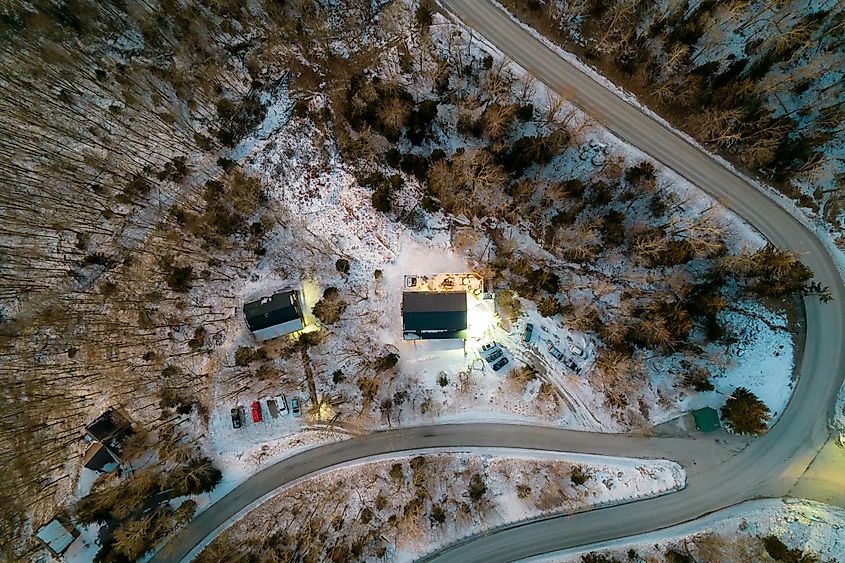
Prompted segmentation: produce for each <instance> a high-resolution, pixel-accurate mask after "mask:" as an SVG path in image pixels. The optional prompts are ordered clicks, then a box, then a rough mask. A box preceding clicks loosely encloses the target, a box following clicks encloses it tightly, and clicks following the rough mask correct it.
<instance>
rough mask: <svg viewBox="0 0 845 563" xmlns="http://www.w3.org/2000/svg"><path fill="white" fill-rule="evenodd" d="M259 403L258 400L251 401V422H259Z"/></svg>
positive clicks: (260, 418)
mask: <svg viewBox="0 0 845 563" xmlns="http://www.w3.org/2000/svg"><path fill="white" fill-rule="evenodd" d="M261 420H262V417H261V403H259V402H258V401H254V402H253V403H252V421H253V422H261Z"/></svg>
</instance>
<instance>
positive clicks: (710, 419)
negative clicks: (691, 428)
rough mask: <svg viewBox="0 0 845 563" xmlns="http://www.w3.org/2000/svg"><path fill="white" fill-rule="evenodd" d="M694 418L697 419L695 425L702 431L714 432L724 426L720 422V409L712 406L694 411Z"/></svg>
mask: <svg viewBox="0 0 845 563" xmlns="http://www.w3.org/2000/svg"><path fill="white" fill-rule="evenodd" d="M692 418H693V420H695V427H696V428H698V429H699V430H701V431H702V432H712V431H713V430H717V429H718V428H721V426H722V423H721V422H719V411H717V410H716V409H714V408H711V407H704V408H700V409H697V410H694V411H692Z"/></svg>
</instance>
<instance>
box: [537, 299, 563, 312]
mask: <svg viewBox="0 0 845 563" xmlns="http://www.w3.org/2000/svg"><path fill="white" fill-rule="evenodd" d="M561 309H562V307H561V304H560V301H558V300H557V299H555V298H554V297H546V298H545V299H543V300H542V301H540V303H539V304H538V305H537V312H539V313H540V315H542V316H543V317H553V316H555V315H557V314H558V313H560V312H561Z"/></svg>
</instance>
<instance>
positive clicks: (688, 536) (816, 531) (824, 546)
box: [525, 499, 845, 563]
mask: <svg viewBox="0 0 845 563" xmlns="http://www.w3.org/2000/svg"><path fill="white" fill-rule="evenodd" d="M843 531H845V510H843V509H841V508H837V507H833V506H830V505H826V504H821V503H817V502H812V501H805V500H796V499H783V500H781V499H771V500H756V501H748V502H744V503H742V504H739V505H737V506H735V507H732V508H727V509H725V510H720V511H719V512H716V513H714V514H711V515H710V516H706V517H705V518H701V519H699V520H695V521H693V522H690V523H687V524H682V525H680V526H674V527H672V528H668V529H666V530H661V531H659V532H653V533H649V534H644V535H641V536H636V537H634V538H624V539H621V540H615V541H611V542H604V543H601V544H598V545H593V546H590V549H574V550H566V551H561V552H558V553H555V554H549V555H546V556H542V557H537V558H531V559H527V560H525V561H531V562H532V563H541V562H543V563H551V562H560V563H564V562H576V561H577V562H580V561H582V559H581V556H582V555H584V554H587V553H592V552H600V553H602V554H604V555H606V556H608V557H612V558H615V560H618V561H625V560H631V557H630V556H629V555H628V554H629V553H631V550H633V551H634V552H635V554H636V555H635V557H634V559H633V560H635V561H644V560H647V561H665V560H668V559H667V558H666V557H665V553H666V552H667V550H669V549H676V550H678V551H680V552H681V553H686V554H689V555H690V556H692V557H694V560H696V561H761V560H772V559H770V557H769V555H768V554H766V551H765V547H764V546H763V544H762V542H761V541H760V540H759V538H761V537H766V536H775V537H777V538H778V539H779V540H781V541H782V542H783V543H785V544H786V545H787V546H788V547H789V548H791V549H797V550H798V551H799V552H803V553H804V554H806V555H809V556H811V557H812V556H816V557H818V558H819V559H821V560H822V561H845V532H843Z"/></svg>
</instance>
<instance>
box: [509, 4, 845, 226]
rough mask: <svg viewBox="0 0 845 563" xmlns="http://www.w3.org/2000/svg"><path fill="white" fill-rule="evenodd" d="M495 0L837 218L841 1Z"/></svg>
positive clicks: (842, 185)
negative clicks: (525, 0)
mask: <svg viewBox="0 0 845 563" xmlns="http://www.w3.org/2000/svg"><path fill="white" fill-rule="evenodd" d="M505 4H506V5H507V6H508V7H509V8H510V9H512V10H514V13H516V14H518V15H519V16H520V17H522V18H524V19H525V20H526V21H527V22H529V23H531V24H532V25H534V26H536V27H537V28H538V29H541V30H542V31H543V32H544V33H546V34H547V35H548V36H550V37H551V38H552V39H553V40H555V41H558V42H560V43H561V44H562V45H563V46H565V47H566V48H567V49H571V50H573V51H575V52H576V53H578V54H579V55H580V56H581V57H582V58H583V59H584V60H585V61H586V62H588V63H589V64H591V65H594V66H596V67H597V68H598V69H599V70H600V71H602V72H603V73H604V74H606V75H607V76H609V77H611V78H612V79H614V81H616V82H617V83H618V84H621V85H623V86H624V87H626V88H629V89H630V90H632V91H633V92H635V93H636V94H637V95H638V96H639V97H640V98H641V99H642V100H643V101H645V102H646V103H648V104H649V105H650V106H651V107H652V108H654V109H655V110H656V111H657V112H658V113H660V114H661V115H662V116H663V117H666V118H668V119H669V120H670V121H672V122H674V123H676V124H678V125H680V126H681V127H682V128H683V129H684V130H685V131H687V132H689V133H690V134H692V135H693V136H694V137H696V138H697V139H698V140H700V141H702V142H704V143H705V144H707V145H708V146H710V147H711V148H713V149H714V150H716V151H718V152H719V153H721V154H723V155H725V156H726V157H728V158H729V159H730V160H732V161H733V162H735V163H737V164H739V165H741V166H742V167H744V168H746V169H748V170H751V171H753V172H754V173H755V174H756V175H758V176H759V177H761V178H763V179H765V180H766V181H768V182H772V183H774V184H775V185H776V186H777V187H779V188H780V189H782V190H783V191H784V192H785V193H786V194H788V195H790V196H791V197H793V198H795V199H796V200H797V201H799V202H800V203H801V205H803V206H806V207H810V208H812V209H815V210H818V209H819V208H820V207H823V210H822V211H823V213H824V215H825V217H826V219H827V220H828V222H829V223H830V224H831V225H833V226H834V227H836V228H837V229H842V228H843V226H845V225H843V224H842V222H841V221H842V217H841V214H842V210H843V198H845V195H843V194H845V160H844V159H845V63H843V61H845V7H843V4H842V3H841V2H837V1H836V0H813V1H811V2H798V1H790V0H774V1H768V0H757V1H755V0H730V1H718V0H700V1H699V0H692V1H690V0H669V1H668V2H647V1H641V0H548V1H541V0H533V1H530V2H518V1H512V0H508V1H506V2H505Z"/></svg>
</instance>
